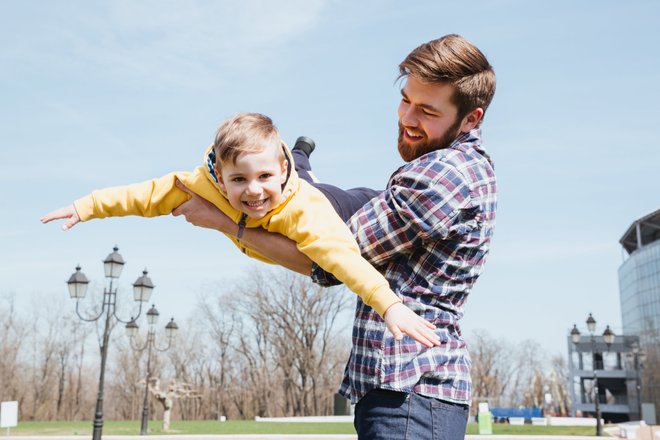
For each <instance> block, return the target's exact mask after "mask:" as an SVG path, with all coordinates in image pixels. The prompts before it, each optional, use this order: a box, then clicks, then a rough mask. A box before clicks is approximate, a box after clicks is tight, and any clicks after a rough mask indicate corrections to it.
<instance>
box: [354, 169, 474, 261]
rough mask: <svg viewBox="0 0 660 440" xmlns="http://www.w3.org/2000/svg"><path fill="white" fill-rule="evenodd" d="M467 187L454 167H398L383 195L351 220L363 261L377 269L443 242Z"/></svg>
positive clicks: (467, 198)
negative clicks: (421, 246) (426, 244)
mask: <svg viewBox="0 0 660 440" xmlns="http://www.w3.org/2000/svg"><path fill="white" fill-rule="evenodd" d="M469 201H470V187H469V184H468V182H467V180H466V179H465V177H464V176H463V174H462V173H461V172H460V171H459V170H458V169H456V168H455V167H454V166H452V165H449V164H446V163H444V162H442V161H435V162H433V163H431V164H427V165H426V166H421V165H419V166H415V167H408V166H404V167H402V168H401V169H400V170H399V171H398V172H397V173H395V174H394V175H393V176H392V178H391V179H390V183H389V185H388V187H387V189H386V190H385V191H384V192H383V193H382V194H381V195H380V196H378V197H376V198H374V199H372V200H371V202H369V203H367V204H366V205H365V206H364V207H363V208H362V209H361V210H360V211H358V212H357V213H355V215H353V217H351V219H350V220H349V227H350V228H351V230H352V231H353V233H354V235H355V238H356V240H357V242H358V245H359V246H360V249H361V251H362V255H363V256H364V257H365V258H366V259H367V260H368V261H369V262H370V263H371V264H373V265H374V266H375V267H378V266H381V265H383V264H385V263H387V262H388V261H389V260H391V259H393V258H401V257H402V256H405V255H407V254H409V253H410V251H411V249H412V248H413V247H415V246H416V245H418V244H419V243H420V242H421V241H429V240H444V239H447V238H448V236H449V234H450V231H451V229H452V226H453V224H454V223H455V221H456V219H457V217H459V215H458V214H459V213H460V212H461V210H462V209H463V208H464V207H465V206H467V204H468V203H469Z"/></svg>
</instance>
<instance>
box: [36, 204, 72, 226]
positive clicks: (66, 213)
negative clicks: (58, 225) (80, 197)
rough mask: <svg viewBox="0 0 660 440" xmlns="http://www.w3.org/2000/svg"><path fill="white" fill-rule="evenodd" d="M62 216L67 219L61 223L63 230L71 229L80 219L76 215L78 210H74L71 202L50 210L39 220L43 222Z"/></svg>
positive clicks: (61, 217)
mask: <svg viewBox="0 0 660 440" xmlns="http://www.w3.org/2000/svg"><path fill="white" fill-rule="evenodd" d="M63 218H64V219H67V221H65V222H64V224H63V225H62V230H63V231H66V230H69V229H71V228H72V227H73V226H74V225H75V224H76V223H78V222H79V221H80V216H79V215H78V212H76V208H75V207H74V206H73V204H71V205H69V206H65V207H63V208H59V209H56V210H54V211H51V212H49V213H48V214H46V215H44V216H43V217H41V219H40V220H41V223H44V224H45V223H48V222H51V221H53V220H59V219H63Z"/></svg>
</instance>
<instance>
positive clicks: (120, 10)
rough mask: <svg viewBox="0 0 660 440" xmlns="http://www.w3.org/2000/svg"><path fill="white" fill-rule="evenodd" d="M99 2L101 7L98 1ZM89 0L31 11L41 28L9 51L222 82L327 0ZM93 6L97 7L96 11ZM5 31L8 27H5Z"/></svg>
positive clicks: (121, 75)
mask: <svg viewBox="0 0 660 440" xmlns="http://www.w3.org/2000/svg"><path fill="white" fill-rule="evenodd" d="M93 5H97V6H93ZM104 6H105V8H103V7H99V6H98V4H96V3H90V4H88V5H87V6H85V7H82V8H76V9H73V8H59V9H57V8H56V9H55V10H53V11H50V12H51V13H54V14H56V17H46V16H38V15H37V16H36V17H34V16H33V17H31V20H32V21H33V22H34V23H33V25H34V26H37V27H40V28H42V29H41V31H40V32H38V33H34V34H28V33H27V32H26V31H20V32H25V38H18V39H15V40H14V41H15V42H16V43H15V44H12V45H11V47H10V48H9V49H10V50H9V51H4V50H3V51H4V52H5V56H10V57H12V58H14V59H15V60H16V61H18V62H32V63H34V62H35V61H26V60H30V59H32V58H31V57H30V56H29V55H32V56H34V55H36V54H39V56H40V57H43V58H40V59H41V61H40V63H43V64H48V65H50V66H59V67H63V68H77V69H84V70H94V71H95V72H94V73H95V74H99V73H102V74H104V75H107V76H110V77H118V79H122V80H123V81H126V80H131V79H133V80H138V81H139V82H142V81H144V80H146V79H151V81H150V83H157V82H163V81H164V82H166V83H168V84H169V85H171V84H173V83H174V84H177V85H178V86H182V85H188V86H194V85H199V84H200V83H202V84H204V83H208V82H213V83H216V84H217V82H218V76H220V75H218V73H219V72H222V70H223V69H228V68H229V69H231V70H232V71H234V72H236V71H238V72H239V73H240V72H241V71H248V72H253V71H259V70H260V69H262V68H263V67H264V66H265V65H267V64H268V63H269V62H272V61H274V60H276V59H277V53H278V51H279V50H280V49H281V47H282V45H283V44H284V43H286V42H288V41H290V40H291V39H293V38H296V37H299V36H300V35H302V34H304V33H305V32H307V31H309V30H310V29H311V28H312V27H313V26H314V25H315V24H316V23H317V22H318V21H319V19H320V17H321V12H322V11H323V9H324V0H311V1H310V0H306V1H305V0H289V1H285V2H269V1H264V0H249V1H244V2H240V3H235V2H230V1H220V2H209V1H202V0H195V1H186V2H178V1H172V0H169V1H156V0H147V1H141V2H133V1H128V0H122V1H116V2H108V3H106V4H104ZM92 8H93V9H92ZM7 32H8V33H9V32H10V31H7Z"/></svg>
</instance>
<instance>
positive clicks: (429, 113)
mask: <svg viewBox="0 0 660 440" xmlns="http://www.w3.org/2000/svg"><path fill="white" fill-rule="evenodd" d="M422 112H424V114H425V115H426V116H430V117H432V118H435V117H436V116H438V115H436V114H435V113H432V112H430V111H428V110H424V109H422Z"/></svg>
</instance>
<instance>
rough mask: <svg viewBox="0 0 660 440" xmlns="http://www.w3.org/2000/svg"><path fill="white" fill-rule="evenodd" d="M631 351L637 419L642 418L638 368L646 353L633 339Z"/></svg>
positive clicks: (640, 383)
mask: <svg viewBox="0 0 660 440" xmlns="http://www.w3.org/2000/svg"><path fill="white" fill-rule="evenodd" d="M631 352H632V357H633V365H634V367H635V374H636V376H637V383H636V386H635V388H636V389H637V413H638V414H639V419H640V420H641V419H642V378H641V375H640V370H641V369H642V368H644V361H645V360H646V353H645V352H644V350H643V349H641V348H640V346H639V343H637V341H633V343H632V345H631Z"/></svg>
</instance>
